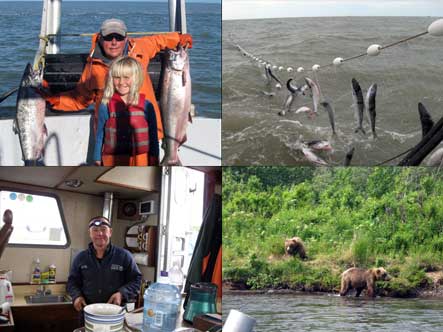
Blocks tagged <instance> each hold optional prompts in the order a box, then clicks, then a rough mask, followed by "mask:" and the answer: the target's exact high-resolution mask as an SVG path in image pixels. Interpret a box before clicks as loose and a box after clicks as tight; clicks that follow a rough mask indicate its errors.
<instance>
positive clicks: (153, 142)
mask: <svg viewBox="0 0 443 332" xmlns="http://www.w3.org/2000/svg"><path fill="white" fill-rule="evenodd" d="M145 119H146V121H147V122H148V126H149V129H148V132H149V153H148V161H149V162H148V164H149V166H158V165H159V155H160V148H159V143H158V133H157V117H156V115H155V110H154V106H153V105H152V103H151V102H149V101H148V100H147V101H146V102H145Z"/></svg>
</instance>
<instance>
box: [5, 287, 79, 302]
mask: <svg viewBox="0 0 443 332" xmlns="http://www.w3.org/2000/svg"><path fill="white" fill-rule="evenodd" d="M40 286H41V285H33V284H28V285H13V289H14V302H13V303H12V306H13V307H18V306H35V305H41V304H38V303H26V300H25V296H28V295H35V294H36V293H37V289H38V288H39V287H40ZM44 286H45V287H46V289H50V290H51V294H52V295H59V294H60V295H62V294H66V284H45V285H44ZM54 304H58V305H60V304H66V303H45V305H54ZM70 305H71V304H70Z"/></svg>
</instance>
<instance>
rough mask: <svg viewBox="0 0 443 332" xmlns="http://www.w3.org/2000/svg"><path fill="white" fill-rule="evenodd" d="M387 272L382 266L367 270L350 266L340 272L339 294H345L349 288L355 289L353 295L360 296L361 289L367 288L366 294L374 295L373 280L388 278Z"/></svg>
mask: <svg viewBox="0 0 443 332" xmlns="http://www.w3.org/2000/svg"><path fill="white" fill-rule="evenodd" d="M390 279H391V277H390V276H389V274H388V272H386V270H385V269H384V268H382V267H378V268H373V269H369V270H365V269H359V268H356V267H352V268H350V269H347V270H346V271H345V272H343V273H342V274H341V289H340V296H345V295H346V294H347V293H348V292H349V291H350V290H351V289H355V290H357V293H356V294H355V296H360V293H361V292H362V291H363V289H365V288H366V289H367V294H368V296H371V297H374V296H375V282H376V281H377V280H386V281H387V280H390Z"/></svg>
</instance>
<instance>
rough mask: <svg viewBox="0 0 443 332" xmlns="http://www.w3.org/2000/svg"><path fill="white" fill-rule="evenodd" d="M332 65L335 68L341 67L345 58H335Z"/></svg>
mask: <svg viewBox="0 0 443 332" xmlns="http://www.w3.org/2000/svg"><path fill="white" fill-rule="evenodd" d="M332 63H333V64H334V66H340V65H341V64H342V63H343V58H335V59H334V61H332Z"/></svg>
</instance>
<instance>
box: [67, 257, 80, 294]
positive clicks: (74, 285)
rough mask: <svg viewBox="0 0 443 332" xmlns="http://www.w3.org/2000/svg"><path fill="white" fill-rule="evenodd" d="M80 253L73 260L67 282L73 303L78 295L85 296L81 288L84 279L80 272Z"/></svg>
mask: <svg viewBox="0 0 443 332" xmlns="http://www.w3.org/2000/svg"><path fill="white" fill-rule="evenodd" d="M81 255H82V253H79V254H78V255H77V256H76V257H75V258H74V261H73V262H72V266H71V271H70V273H69V277H68V282H67V284H66V291H67V292H68V294H69V295H70V296H71V298H72V303H74V301H75V299H76V298H77V297H80V296H83V293H82V291H81V288H82V287H83V281H82V277H81V274H80V256H81Z"/></svg>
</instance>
